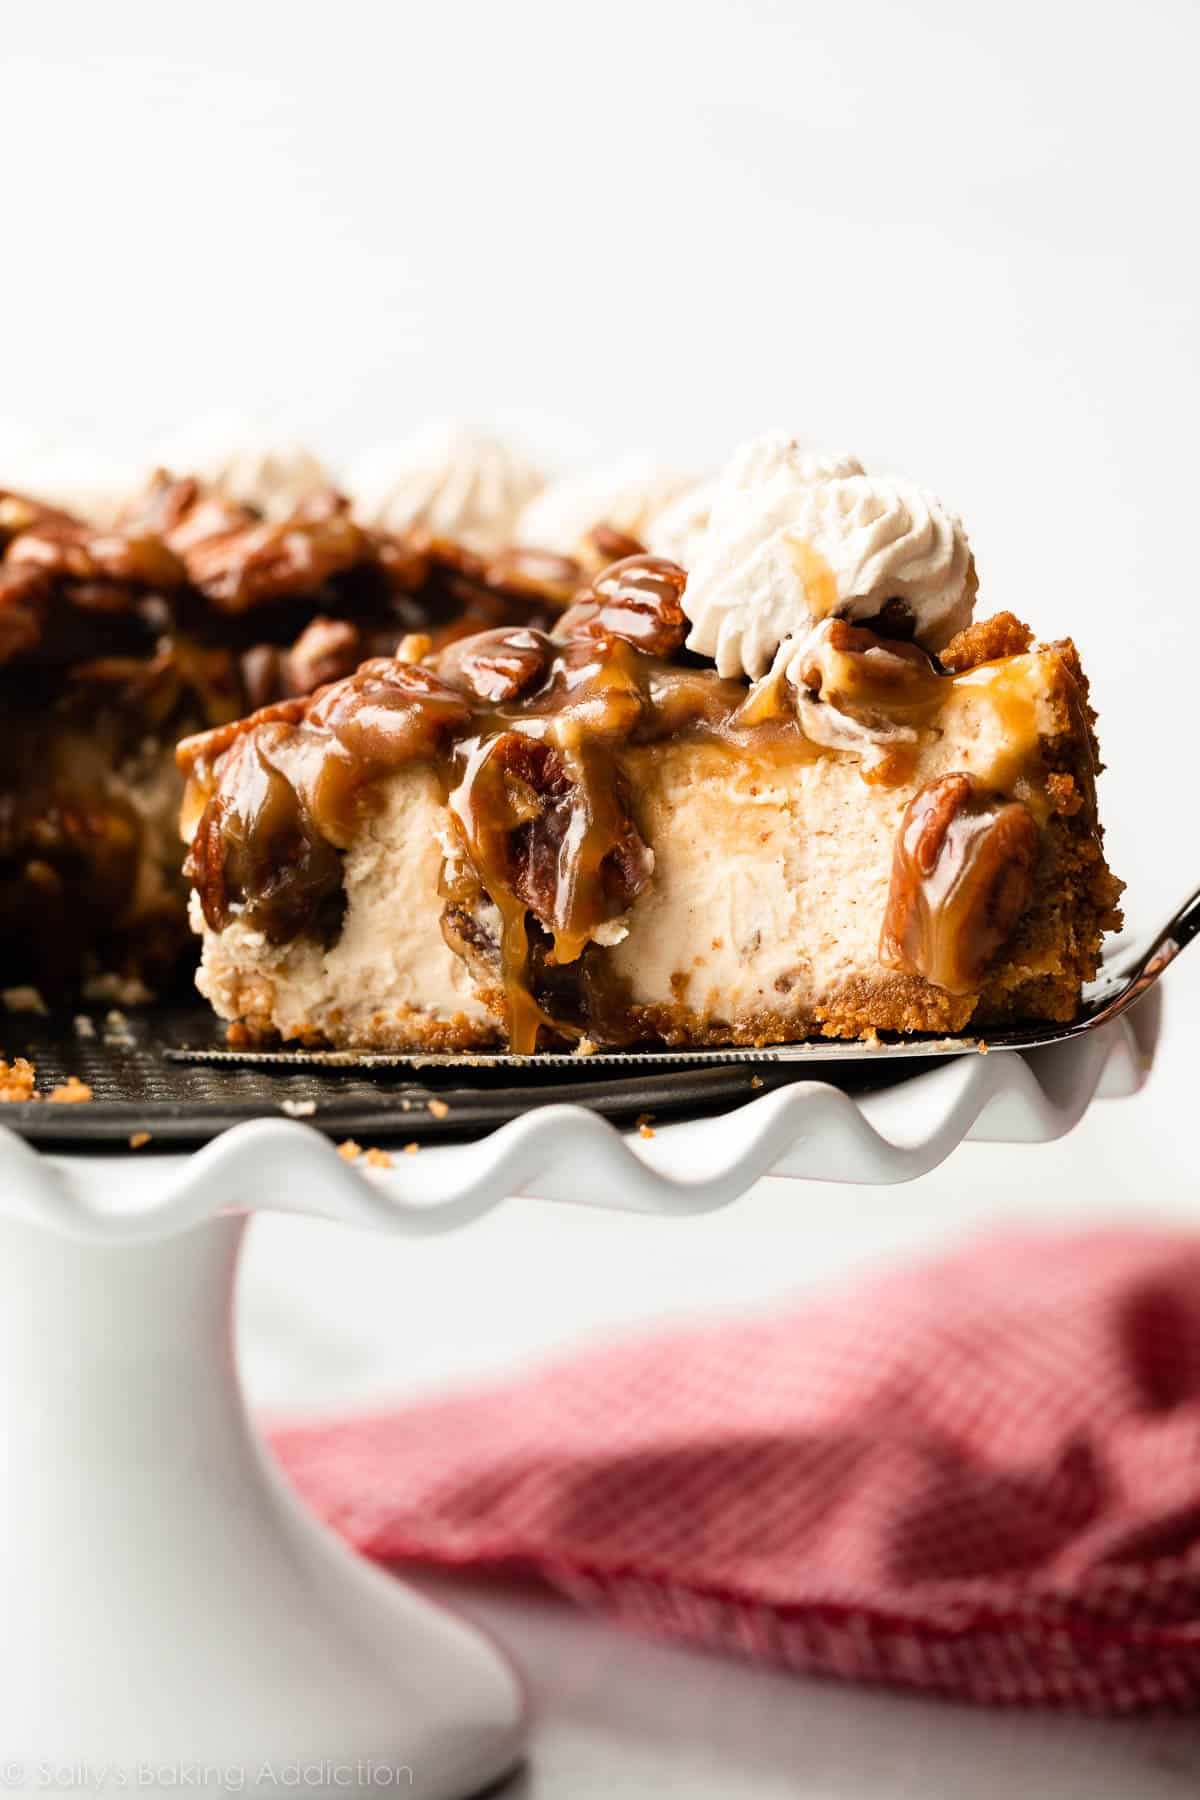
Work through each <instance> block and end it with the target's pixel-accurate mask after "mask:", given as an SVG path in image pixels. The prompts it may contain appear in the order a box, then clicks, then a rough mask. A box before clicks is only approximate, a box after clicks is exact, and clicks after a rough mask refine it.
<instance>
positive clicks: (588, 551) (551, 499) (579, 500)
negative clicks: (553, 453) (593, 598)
mask: <svg viewBox="0 0 1200 1800" xmlns="http://www.w3.org/2000/svg"><path fill="white" fill-rule="evenodd" d="M697 485H698V482H697V477H696V476H695V475H684V474H681V473H680V471H679V470H677V469H670V468H664V467H663V466H662V465H661V464H660V463H656V462H654V461H652V460H651V459H650V458H649V457H644V456H633V457H627V458H626V459H625V460H624V461H622V462H619V463H615V464H613V465H612V466H611V467H609V468H603V469H592V470H588V471H586V472H585V473H583V474H580V475H567V476H563V477H562V478H561V479H560V480H558V481H553V482H551V483H550V485H549V487H547V488H546V489H545V490H544V491H543V492H542V493H541V494H539V495H538V497H537V498H536V499H535V500H533V501H532V502H531V503H530V504H529V505H528V506H527V507H526V508H525V509H524V511H523V512H522V514H521V516H520V518H519V519H518V520H517V532H516V541H517V543H518V544H522V545H524V546H526V547H528V548H530V549H537V550H553V551H556V552H557V553H558V554H559V555H561V556H574V557H576V558H578V559H579V560H580V561H582V562H584V563H588V562H593V561H595V553H594V549H593V546H592V545H591V543H590V541H589V540H590V535H591V533H592V532H593V531H594V530H595V529H596V527H597V526H600V525H607V526H609V527H611V528H612V529H613V530H614V531H620V532H624V533H625V534H626V535H627V536H628V537H632V538H636V539H637V540H638V542H639V543H641V544H645V545H646V546H647V548H649V547H650V546H649V539H650V536H651V534H652V532H653V530H654V527H655V523H656V521H657V520H659V519H660V518H661V517H662V516H663V515H664V514H665V512H666V511H667V509H668V507H670V506H671V505H672V504H673V503H674V502H675V501H676V500H678V499H679V498H680V497H681V496H682V495H684V494H688V493H690V492H692V491H693V490H694V489H695V488H696V486H697Z"/></svg>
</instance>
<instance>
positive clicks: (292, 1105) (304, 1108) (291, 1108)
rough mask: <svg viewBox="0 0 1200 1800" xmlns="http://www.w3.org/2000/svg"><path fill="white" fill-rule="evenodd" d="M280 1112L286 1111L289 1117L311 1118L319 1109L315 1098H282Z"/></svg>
mask: <svg viewBox="0 0 1200 1800" xmlns="http://www.w3.org/2000/svg"><path fill="white" fill-rule="evenodd" d="M279 1110H280V1112H285V1113H286V1114H287V1116H288V1118H289V1119H311V1118H312V1116H313V1114H314V1113H315V1112H316V1110H317V1103H316V1101H315V1100H281V1101H280V1102H279Z"/></svg>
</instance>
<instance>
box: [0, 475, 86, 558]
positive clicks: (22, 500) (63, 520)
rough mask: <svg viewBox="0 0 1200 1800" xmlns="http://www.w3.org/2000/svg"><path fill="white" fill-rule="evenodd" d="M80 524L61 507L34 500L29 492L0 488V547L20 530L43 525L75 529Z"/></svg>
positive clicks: (34, 528)
mask: <svg viewBox="0 0 1200 1800" xmlns="http://www.w3.org/2000/svg"><path fill="white" fill-rule="evenodd" d="M80 524H81V521H80V520H79V519H77V518H75V517H74V515H73V514H72V513H69V512H64V511H63V510H62V508H61V507H58V506H47V505H46V504H45V502H44V501H41V500H35V499H33V497H32V496H31V495H29V494H18V493H14V492H13V490H12V489H11V488H0V548H2V547H3V546H4V545H5V544H7V543H10V542H11V540H12V539H13V538H15V537H19V536H20V535H21V533H22V532H24V531H34V530H36V529H38V527H40V526H43V525H46V526H50V527H51V528H55V527H58V528H61V527H64V526H65V527H67V528H69V529H72V530H75V529H78V527H79V526H80Z"/></svg>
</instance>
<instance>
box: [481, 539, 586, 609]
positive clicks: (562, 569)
mask: <svg viewBox="0 0 1200 1800" xmlns="http://www.w3.org/2000/svg"><path fill="white" fill-rule="evenodd" d="M485 580H486V581H487V585H488V586H489V587H491V588H497V589H499V590H501V591H502V592H504V593H508V594H516V595H518V596H520V597H521V598H523V599H528V600H543V601H546V602H547V603H548V604H549V605H551V606H555V607H559V606H566V605H567V604H568V602H569V601H570V600H571V599H572V598H573V596H574V595H575V594H576V593H578V591H579V587H580V584H581V583H582V581H583V570H582V569H581V568H580V566H579V564H578V563H577V562H576V561H575V558H574V557H573V556H559V555H558V554H557V553H556V552H555V551H553V550H533V549H529V548H526V547H525V546H523V545H514V546H513V547H512V548H511V549H508V550H501V551H499V552H498V554H497V555H495V556H493V557H491V558H490V559H489V561H488V564H487V569H486V572H485Z"/></svg>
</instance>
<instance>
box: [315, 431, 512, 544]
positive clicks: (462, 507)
mask: <svg viewBox="0 0 1200 1800" xmlns="http://www.w3.org/2000/svg"><path fill="white" fill-rule="evenodd" d="M346 486H347V488H348V489H349V491H350V494H351V496H352V498H353V502H354V510H355V513H356V515H357V516H358V517H359V518H360V519H362V520H363V522H364V523H365V524H368V525H375V526H378V527H379V528H380V529H381V530H384V531H411V530H413V529H416V528H421V529H423V530H425V531H431V532H433V533H434V535H435V536H437V537H449V538H454V539H455V540H456V541H457V542H458V543H460V544H465V545H466V546H467V548H468V549H470V550H475V551H478V552H480V553H484V554H486V553H487V552H490V551H493V550H501V549H504V548H505V547H506V546H507V545H509V544H511V543H512V541H513V533H514V529H515V526H516V522H517V516H518V514H519V513H520V511H521V509H522V507H524V506H525V505H527V503H528V502H529V501H530V500H531V499H532V498H533V496H534V495H535V494H537V493H540V491H541V489H542V488H543V487H544V486H545V478H544V476H543V475H542V474H541V473H540V471H539V470H538V469H536V468H535V467H534V465H533V464H532V463H531V462H529V461H528V460H527V459H526V458H525V457H523V456H522V455H520V454H519V452H518V451H516V450H514V449H513V448H512V446H511V445H510V444H506V443H504V442H503V441H502V440H501V439H500V438H497V437H491V436H489V435H488V434H487V433H486V432H481V431H472V430H469V429H468V428H467V427H465V426H456V425H438V426H434V427H432V428H431V429H429V430H427V431H423V432H421V433H419V434H417V435H416V436H414V437H411V438H409V439H407V440H405V441H404V442H402V443H399V444H395V445H392V446H390V447H381V448H379V449H377V450H373V451H370V452H369V453H368V454H367V455H365V456H363V457H361V458H360V459H359V461H358V462H357V463H356V464H354V465H353V466H352V467H351V468H350V469H349V471H348V472H347V476H346Z"/></svg>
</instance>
